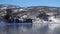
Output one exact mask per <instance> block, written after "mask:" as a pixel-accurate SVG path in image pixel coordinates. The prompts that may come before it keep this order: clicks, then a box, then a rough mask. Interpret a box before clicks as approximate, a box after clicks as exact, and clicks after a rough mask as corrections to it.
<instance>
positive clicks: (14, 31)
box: [0, 23, 60, 34]
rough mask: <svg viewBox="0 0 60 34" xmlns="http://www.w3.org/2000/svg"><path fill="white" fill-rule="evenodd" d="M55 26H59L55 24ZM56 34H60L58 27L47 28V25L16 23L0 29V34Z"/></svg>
mask: <svg viewBox="0 0 60 34" xmlns="http://www.w3.org/2000/svg"><path fill="white" fill-rule="evenodd" d="M52 25H56V24H52ZM50 26H51V25H50ZM57 26H59V25H58V24H57ZM52 27H54V29H52ZM57 33H60V27H55V26H51V27H49V25H48V24H32V23H30V24H21V23H20V24H17V23H16V24H11V25H5V26H3V27H0V34H57Z"/></svg>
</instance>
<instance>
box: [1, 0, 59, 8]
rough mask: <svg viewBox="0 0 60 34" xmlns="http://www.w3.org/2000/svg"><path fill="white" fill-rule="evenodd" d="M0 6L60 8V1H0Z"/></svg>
mask: <svg viewBox="0 0 60 34" xmlns="http://www.w3.org/2000/svg"><path fill="white" fill-rule="evenodd" d="M0 4H13V5H18V6H22V7H27V6H56V7H60V0H0Z"/></svg>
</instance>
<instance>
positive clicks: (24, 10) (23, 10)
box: [0, 4, 60, 17]
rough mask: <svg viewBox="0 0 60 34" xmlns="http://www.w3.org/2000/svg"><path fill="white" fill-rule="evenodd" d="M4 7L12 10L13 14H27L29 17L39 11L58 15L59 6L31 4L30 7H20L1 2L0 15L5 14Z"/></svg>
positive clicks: (59, 12)
mask: <svg viewBox="0 0 60 34" xmlns="http://www.w3.org/2000/svg"><path fill="white" fill-rule="evenodd" d="M6 9H11V10H12V15H13V16H16V15H18V16H21V15H24V14H26V15H28V16H29V17H35V16H37V15H39V14H40V13H46V14H49V15H60V7H49V6H31V7H20V6H15V5H8V4H2V5H0V16H4V15H6Z"/></svg>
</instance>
